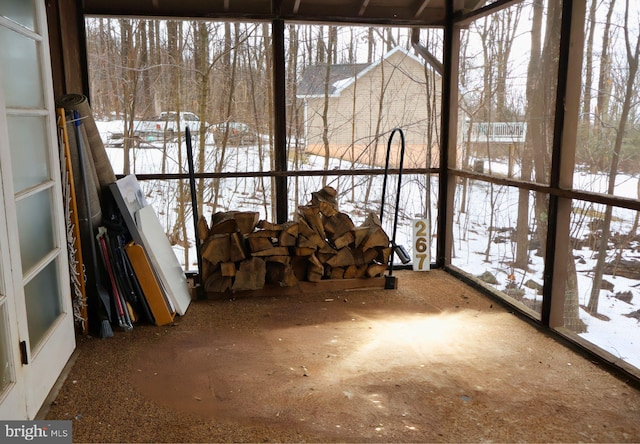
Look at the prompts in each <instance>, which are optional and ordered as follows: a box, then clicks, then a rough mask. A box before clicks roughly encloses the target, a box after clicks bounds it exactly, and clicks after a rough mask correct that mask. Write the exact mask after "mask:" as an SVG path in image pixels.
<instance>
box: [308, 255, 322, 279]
mask: <svg viewBox="0 0 640 444" xmlns="http://www.w3.org/2000/svg"><path fill="white" fill-rule="evenodd" d="M323 275H324V265H322V262H320V261H319V260H318V258H317V257H316V255H315V254H312V255H311V256H309V266H308V267H307V280H308V281H309V282H320V281H321V280H322V276H323Z"/></svg>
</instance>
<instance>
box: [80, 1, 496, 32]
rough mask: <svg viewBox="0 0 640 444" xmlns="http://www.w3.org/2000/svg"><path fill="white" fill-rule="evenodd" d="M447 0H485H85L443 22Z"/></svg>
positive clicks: (456, 8) (178, 11) (123, 11)
mask: <svg viewBox="0 0 640 444" xmlns="http://www.w3.org/2000/svg"><path fill="white" fill-rule="evenodd" d="M446 2H450V3H452V4H453V12H454V14H464V13H468V12H471V11H474V10H476V9H478V8H480V7H482V6H483V5H484V4H485V3H492V1H486V0H84V1H83V12H84V13H85V14H87V15H99V16H101V15H120V16H122V15H125V16H140V17H198V18H210V19H222V20H224V19H246V20H274V19H283V20H290V21H296V22H309V21H311V22H325V23H332V22H338V23H354V24H379V25H414V26H439V25H442V24H443V23H444V19H445V16H446V5H445V3H446Z"/></svg>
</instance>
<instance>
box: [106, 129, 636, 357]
mask: <svg viewBox="0 0 640 444" xmlns="http://www.w3.org/2000/svg"><path fill="white" fill-rule="evenodd" d="M96 123H97V125H98V127H99V129H100V131H101V134H102V138H103V140H104V141H105V142H107V141H108V139H109V136H108V133H109V132H110V131H119V130H120V129H121V125H122V123H121V122H118V121H114V122H96ZM208 143H209V142H206V143H205V171H213V169H214V166H215V165H216V162H219V161H220V157H221V155H220V153H219V151H217V150H216V148H215V146H214V145H213V144H211V145H209V144H208ZM197 148H198V145H197V141H194V149H195V150H197ZM107 153H108V155H109V158H110V159H111V163H112V165H113V167H114V170H115V172H116V173H117V174H120V173H122V168H123V167H122V166H123V150H122V148H113V147H108V146H107ZM163 156H164V161H165V165H164V169H163V168H162V161H163ZM130 160H131V171H132V173H134V174H143V173H154V174H157V173H159V172H161V171H165V172H166V173H176V172H179V171H180V172H187V157H186V149H185V148H184V146H183V147H181V149H180V150H179V148H178V146H177V145H176V144H169V145H168V146H167V147H166V150H165V149H163V148H162V147H161V146H153V145H149V146H147V147H145V148H139V149H135V150H133V151H132V153H131V159H130ZM302 160H303V161H304V165H301V166H298V167H296V166H294V165H293V164H291V163H290V169H291V170H295V169H305V170H322V169H323V168H324V159H323V158H320V157H317V156H313V155H304V156H302ZM261 162H262V167H261V166H260V163H261ZM290 162H291V159H290ZM223 163H224V165H223V168H222V171H226V172H236V171H241V172H254V171H259V170H260V169H261V168H262V170H263V171H269V170H270V159H269V157H268V153H261V152H260V151H259V149H258V147H256V146H233V147H228V148H227V150H226V152H225V158H224V162H223ZM350 166H351V165H350V163H348V162H347V163H345V162H342V163H341V162H340V161H339V160H338V159H331V161H330V166H329V170H332V169H337V168H344V169H348V168H350ZM359 167H360V168H361V167H363V166H362V165H356V166H355V168H359ZM491 169H492V171H493V172H499V171H502V170H504V171H503V172H504V173H506V169H507V166H506V164H501V163H497V162H492V165H491ZM368 180H369V178H368V177H366V176H354V177H340V176H329V177H328V178H327V184H328V185H331V186H333V187H334V188H336V190H338V193H339V203H340V210H341V211H343V212H345V213H346V214H349V215H350V216H351V217H352V219H353V221H354V223H356V224H359V223H360V222H362V220H364V217H365V216H366V214H367V213H368V212H369V211H373V212H375V213H377V214H379V213H380V200H381V193H382V177H374V178H372V179H371V183H370V186H369V182H368ZM430 180H431V183H430V184H429V185H430V187H431V190H430V192H427V183H426V178H425V177H424V176H407V175H405V176H404V177H403V180H402V189H401V194H400V196H401V198H400V205H399V220H398V230H397V235H396V242H397V243H398V244H400V245H403V246H405V248H406V249H407V250H409V253H412V249H411V242H412V240H411V235H412V219H413V218H422V217H425V215H426V214H427V213H428V211H427V209H429V211H430V212H431V216H432V219H433V222H432V227H435V220H436V216H437V177H432V178H431V179H430ZM141 186H142V188H143V190H144V191H145V193H146V197H147V200H148V201H149V202H150V203H151V204H152V205H153V207H154V209H155V210H156V213H157V214H158V216H159V218H160V220H161V222H162V223H163V224H164V226H165V229H166V231H167V232H171V231H172V229H173V227H174V225H175V220H176V215H177V199H176V196H177V189H178V187H177V181H149V182H147V181H144V182H142V183H141ZM288 186H289V194H290V196H291V199H290V204H289V211H290V215H291V218H293V214H294V211H295V205H296V204H305V203H307V201H308V200H309V199H310V196H311V192H313V191H317V190H319V189H320V188H322V186H323V183H322V178H321V177H304V178H302V177H301V178H290V179H289V185H288ZM395 187H396V179H395V178H391V179H390V180H389V186H388V189H387V190H386V197H385V202H386V205H385V209H384V214H383V225H384V226H385V230H386V231H387V233H389V234H390V235H391V234H392V228H393V213H394V204H395V196H396V188H395ZM574 187H575V188H576V189H581V190H588V191H595V192H604V191H606V188H607V178H606V177H604V176H603V175H598V174H590V173H586V172H581V171H580V172H576V174H575V177H574ZM367 190H369V194H367ZM461 190H462V187H460V186H458V188H457V190H456V199H455V204H454V205H455V208H456V210H455V214H454V226H453V227H452V229H453V233H454V258H453V260H452V263H453V265H455V266H457V267H458V268H460V269H462V270H464V271H465V272H467V273H469V274H471V275H474V276H480V275H481V274H483V273H484V272H487V271H488V272H490V273H491V274H492V275H494V276H495V277H496V279H497V281H498V283H497V284H494V287H495V288H496V289H498V290H500V291H505V288H506V285H507V284H508V283H509V282H514V283H515V284H516V286H517V287H518V288H519V289H520V290H523V291H524V295H523V296H522V298H523V300H525V301H526V302H527V305H529V306H531V307H534V310H536V309H537V310H538V311H539V303H540V302H541V296H540V295H539V294H538V293H537V291H536V290H535V289H532V288H529V287H526V286H524V285H523V284H524V283H525V282H527V281H528V280H530V279H531V280H532V281H533V282H536V283H539V284H542V281H543V270H544V261H543V258H542V257H539V256H536V255H535V254H534V253H535V251H534V250H532V251H531V252H530V254H529V258H530V263H529V268H528V270H527V271H526V272H524V271H522V270H520V269H516V268H513V267H512V266H511V265H510V263H511V261H513V259H514V257H515V243H514V242H512V239H511V237H510V233H511V232H512V231H513V229H514V228H515V227H516V220H517V208H518V198H519V192H518V190H517V189H515V188H512V187H505V186H497V185H493V186H492V185H490V184H488V183H484V182H478V181H470V182H469V186H468V188H467V193H468V194H467V198H466V200H465V204H464V205H463V208H464V209H465V211H464V212H462V211H460V208H461V204H462V203H461V202H460V200H461V196H462V193H461ZM212 192H213V188H212V187H211V186H207V187H206V192H205V193H206V194H207V193H208V194H207V195H208V198H205V202H206V203H209V202H210V201H212V200H213V195H212ZM615 194H616V195H618V196H623V197H629V198H634V199H636V198H638V178H637V177H631V176H627V175H622V174H621V175H619V176H618V177H617V180H616V191H615ZM367 195H368V200H367V202H368V204H367V205H366V208H365V205H364V204H363V202H364V201H365V198H366V196H367ZM296 196H297V200H296ZM209 199H210V200H209ZM189 202H190V200H189ZM271 202H272V197H271V182H270V180H269V179H268V178H259V177H242V178H232V179H225V180H222V181H221V186H220V189H219V191H218V208H217V211H227V210H252V211H259V212H260V217H261V218H262V219H266V220H269V221H273V220H274V218H273V217H272V214H271V211H272V209H271ZM533 202H534V194H533V193H530V199H529V206H530V209H529V220H530V221H531V222H532V224H533V223H534V221H535V216H534V213H533ZM492 203H493V205H492ZM205 208H206V209H205V210H204V213H205V214H204V216H205V217H207V218H210V216H211V207H210V206H209V205H206V204H205ZM604 210H605V208H604V207H603V206H600V205H595V204H594V205H586V203H584V202H574V214H573V217H572V228H571V230H572V231H571V235H572V236H573V237H576V238H584V237H586V236H587V235H588V232H589V230H588V221H589V220H591V219H592V218H594V217H596V218H597V217H598V216H599V215H601V214H602V213H603V212H604ZM191 216H192V212H191V208H190V203H189V205H188V206H187V218H188V220H187V221H185V225H186V229H187V232H188V239H189V240H190V241H189V247H188V248H187V249H186V250H185V248H184V246H181V245H184V243H182V244H181V245H176V246H174V251H175V252H176V256H177V257H178V259H179V260H180V261H181V263H182V264H183V266H184V267H185V268H186V269H195V268H196V266H195V264H196V256H195V247H194V246H193V245H194V244H193V239H194V236H193V220H192V219H191ZM613 216H614V217H613V223H612V228H611V231H612V233H616V232H619V233H625V234H626V233H628V232H629V229H630V228H631V226H632V222H633V219H634V217H635V212H633V211H629V210H624V209H614V213H613ZM580 221H582V223H580ZM489 238H491V242H488V239H489ZM434 239H435V238H434ZM487 247H489V249H488V248H487ZM637 248H640V245H635V244H633V243H632V244H631V245H630V246H629V248H627V249H626V250H625V251H624V252H623V258H626V259H634V260H637V261H639V262H638V263H639V264H640V253H635V249H637ZM487 250H488V251H487ZM431 253H432V255H433V254H435V242H434V243H433V244H432V246H431ZM573 253H574V256H575V257H576V258H578V259H577V262H576V268H577V271H578V293H579V303H580V305H581V306H586V305H587V304H588V299H589V295H590V292H591V283H592V277H593V274H592V270H593V269H594V267H595V263H596V258H595V252H594V251H592V250H590V249H588V248H587V247H583V249H581V250H574V251H573ZM610 254H611V255H613V254H614V252H613V251H611V252H610ZM185 264H187V265H186V266H185ZM605 279H606V280H607V281H609V282H610V283H612V284H613V285H614V289H613V291H609V290H601V291H600V299H599V305H598V312H599V315H600V316H598V317H594V316H592V315H590V314H589V313H587V312H586V311H585V310H584V309H582V308H580V310H579V316H580V318H581V319H582V321H583V322H584V323H585V324H586V325H587V332H586V333H582V334H581V335H580V336H582V337H583V338H584V339H586V340H588V341H590V342H592V343H593V344H595V345H597V346H599V347H601V348H602V349H604V350H606V351H608V352H610V353H612V354H613V355H615V356H617V357H619V358H620V359H622V360H624V361H626V362H628V363H629V364H631V365H633V366H635V367H636V368H640V321H639V320H638V319H636V318H633V317H628V316H626V315H628V314H630V313H632V312H634V311H637V310H639V309H640V282H638V281H636V280H632V279H626V278H623V277H613V276H611V275H605ZM626 291H629V292H631V294H632V299H631V301H630V302H629V303H627V302H623V301H622V300H620V299H618V298H616V297H614V293H618V292H626ZM536 303H537V305H536ZM607 319H608V320H607Z"/></svg>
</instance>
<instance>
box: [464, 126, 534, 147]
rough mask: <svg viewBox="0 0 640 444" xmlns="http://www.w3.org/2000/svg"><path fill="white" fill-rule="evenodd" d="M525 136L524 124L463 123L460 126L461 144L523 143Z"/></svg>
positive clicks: (525, 127) (525, 128)
mask: <svg viewBox="0 0 640 444" xmlns="http://www.w3.org/2000/svg"><path fill="white" fill-rule="evenodd" d="M526 135H527V124H526V123H525V122H476V123H469V122H465V123H464V124H463V125H462V134H461V136H462V137H461V138H460V141H461V142H472V143H480V142H493V143H518V142H524V139H525V136H526Z"/></svg>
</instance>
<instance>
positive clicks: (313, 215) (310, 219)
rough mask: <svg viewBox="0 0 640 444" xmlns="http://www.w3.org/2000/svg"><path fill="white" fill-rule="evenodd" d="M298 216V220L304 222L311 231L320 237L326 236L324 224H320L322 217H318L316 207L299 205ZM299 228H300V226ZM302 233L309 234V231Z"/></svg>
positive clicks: (318, 213) (318, 212) (318, 210)
mask: <svg viewBox="0 0 640 444" xmlns="http://www.w3.org/2000/svg"><path fill="white" fill-rule="evenodd" d="M298 217H299V218H300V219H299V220H303V221H304V222H306V223H307V224H308V226H309V227H310V228H311V229H312V230H313V231H315V232H316V233H317V234H319V235H320V237H321V238H323V239H325V238H326V234H325V232H324V225H322V219H321V218H320V209H319V208H318V207H314V206H310V205H300V206H298ZM301 225H302V224H301ZM300 228H301V229H302V227H300ZM302 234H304V235H309V234H310V233H309V234H308V233H304V232H303V233H302Z"/></svg>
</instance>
